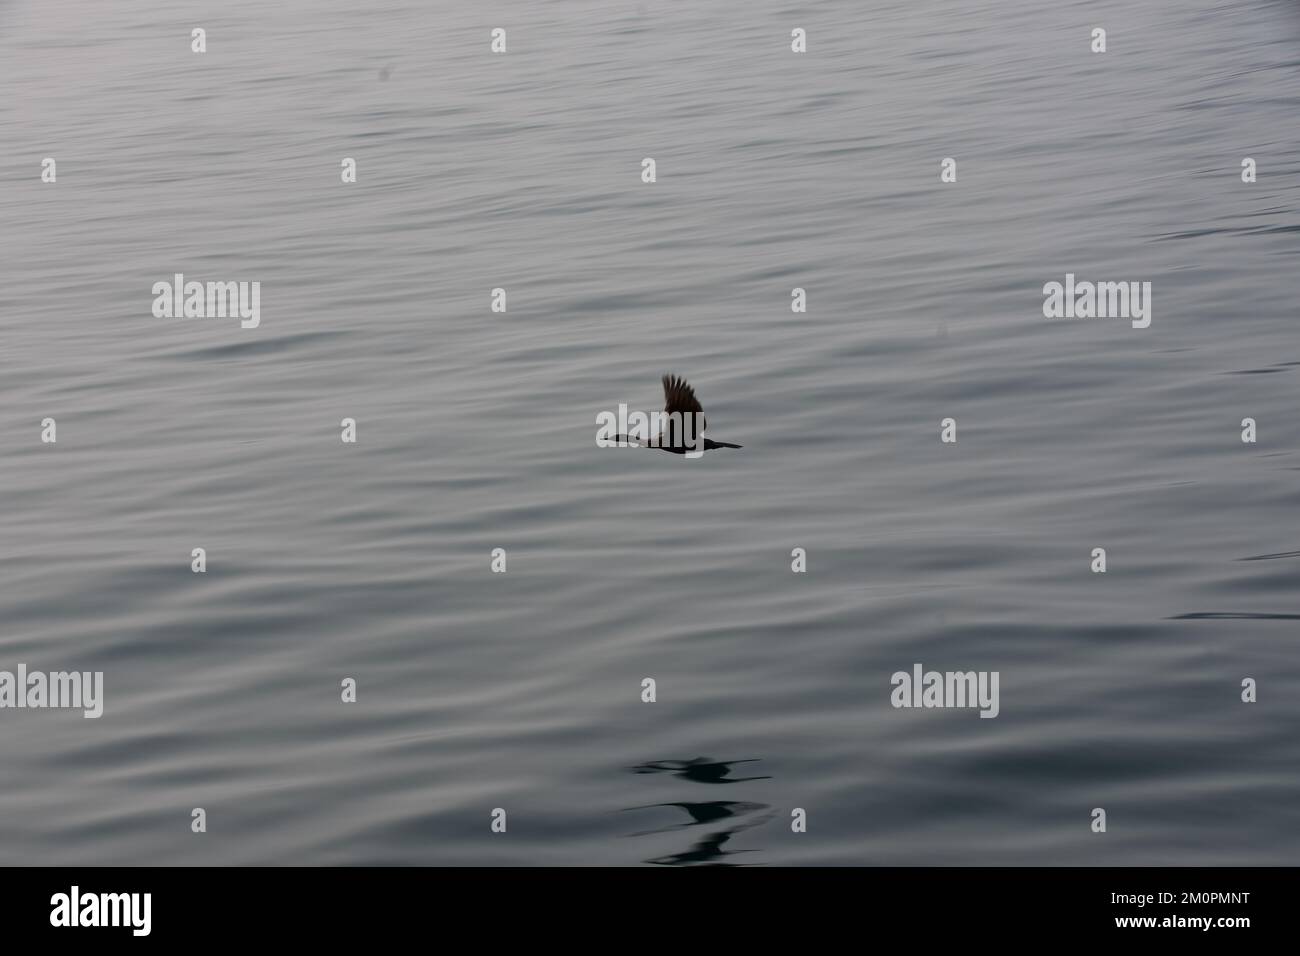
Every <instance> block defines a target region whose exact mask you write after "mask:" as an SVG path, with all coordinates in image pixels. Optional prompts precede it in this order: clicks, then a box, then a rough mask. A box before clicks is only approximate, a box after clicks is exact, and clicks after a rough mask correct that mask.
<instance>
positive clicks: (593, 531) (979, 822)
mask: <svg viewBox="0 0 1300 956" xmlns="http://www.w3.org/2000/svg"><path fill="white" fill-rule="evenodd" d="M497 26H500V27H504V28H506V30H507V44H508V52H507V53H505V54H502V55H493V54H492V53H491V52H490V51H489V41H490V37H489V33H490V31H491V29H492V28H493V27H497ZM1094 26H1102V27H1104V28H1106V29H1107V31H1108V49H1107V51H1106V52H1105V53H1104V54H1097V53H1093V52H1091V51H1090V49H1089V45H1090V32H1091V29H1092V28H1093V27H1094ZM194 27H203V28H204V29H205V30H206V31H207V42H208V50H207V52H206V53H204V54H195V53H192V52H191V50H190V31H191V29H192V28H194ZM796 27H798V28H802V29H805V30H806V31H807V34H808V44H809V48H808V52H807V53H805V54H796V53H793V52H791V50H790V42H791V40H790V33H791V30H792V29H794V28H796ZM0 37H2V39H0V89H3V95H2V96H0V183H2V186H0V188H2V190H3V192H2V193H0V197H2V199H0V211H2V213H0V223H2V225H0V255H2V256H3V263H4V267H3V283H2V284H0V316H2V317H3V338H2V340H0V398H2V400H3V401H2V404H0V409H2V410H0V441H2V442H3V456H2V457H0V493H2V495H3V498H2V501H3V507H0V575H2V577H0V580H2V581H3V586H2V590H0V669H7V670H14V669H15V668H16V667H17V665H18V664H19V663H25V664H26V665H27V666H28V668H30V669H40V670H46V671H51V670H63V669H76V670H83V671H103V672H104V681H105V691H104V693H105V705H104V707H105V709H104V715H103V717H101V718H100V719H98V720H87V719H83V718H82V716H81V714H80V712H79V711H69V710H3V711H0V863H5V864H33V863H48V864H86V863H92V864H361V863H367V864H373V863H382V864H525V865H531V864H592V863H598V864H615V865H634V864H640V863H643V862H649V863H654V864H659V865H673V864H696V863H708V862H715V863H716V862H723V863H737V864H767V865H776V864H959V865H967V864H1053V865H1054V864H1086V865H1096V864H1111V863H1116V864H1294V863H1296V862H1297V856H1298V853H1300V770H1298V769H1297V768H1298V766H1300V734H1298V731H1300V693H1297V691H1300V657H1298V655H1297V641H1298V640H1300V600H1297V589H1296V584H1297V579H1298V575H1300V550H1298V549H1300V528H1297V523H1296V520H1295V518H1296V514H1297V511H1296V507H1297V505H1300V454H1297V449H1298V448H1300V416H1298V411H1300V402H1297V383H1298V382H1300V333H1298V332H1297V329H1296V324H1297V321H1298V317H1297V295H1300V275H1298V274H1297V270H1296V266H1295V253H1296V251H1297V240H1298V239H1300V217H1298V216H1297V213H1296V210H1295V206H1296V201H1297V198H1298V197H1300V193H1298V192H1297V190H1298V188H1300V124H1297V122H1296V116H1297V106H1300V9H1297V6H1296V4H1294V3H1290V2H1277V0H1274V2H1268V0H1240V2H1210V0H1143V2H1140V3H1139V2H1124V3H1121V2H1110V3H1106V2H1100V3H1099V2H1088V3H1083V2H1074V3H1041V2H1038V0H996V2H986V3H973V2H968V0H961V2H957V0H953V2H944V3H935V2H926V3H917V2H915V0H889V2H871V3H868V2H853V3H850V2H840V3H815V4H811V3H810V4H796V3H792V2H782V3H773V2H753V0H746V2H740V0H734V2H733V0H727V2H720V0H706V2H693V3H686V2H660V3H651V2H648V0H645V2H641V3H635V2H621V0H602V2H591V3H587V2H549V3H547V2H541V0H533V2H510V3H507V2H492V3H489V2H475V3H469V2H464V3H421V2H380V3H365V4H359V3H353V2H349V3H342V2H336V3H307V2H304V0H292V2H279V3H265V2H261V0H219V2H218V0H211V2H201V3H190V4H185V5H184V6H183V7H182V6H181V5H177V4H174V3H164V2H144V0H125V2H115V3H103V2H93V0H77V2H72V0H68V2H47V3H37V2H34V0H31V2H26V0H24V2H12V0H11V2H7V3H3V4H0ZM47 156H48V157H53V158H55V160H56V162H57V181H56V182H55V183H53V184H50V183H42V182H41V181H40V172H41V160H42V159H43V158H44V157H47ZM1247 156H1249V157H1252V158H1254V159H1255V160H1256V162H1257V164H1258V170H1259V172H1258V181H1257V182H1255V183H1252V184H1247V183H1243V182H1242V181H1241V176H1240V163H1241V160H1242V158H1243V157H1247ZM343 157H352V158H355V159H356V160H357V164H358V182H357V183H355V184H348V185H345V184H343V183H342V182H341V181H340V162H341V160H342V159H343ZM644 157H653V158H654V159H655V160H656V162H657V182H655V183H653V184H643V183H642V182H641V175H640V174H641V161H642V159H643V158H644ZM944 157H953V158H955V159H956V160H957V169H958V179H957V182H955V183H948V184H945V183H941V182H940V178H939V172H940V168H939V164H940V161H941V160H942V159H943V158H944ZM177 272H181V273H185V274H186V276H187V278H189V279H198V280H201V281H202V280H244V281H260V282H261V283H262V302H261V310H262V315H261V325H260V326H259V327H258V328H256V329H242V328H240V325H239V323H238V321H235V320H230V319H201V320H190V321H186V320H181V319H165V318H164V319H158V318H154V317H153V315H152V314H151V304H152V302H153V295H152V293H151V287H152V285H153V283H155V282H157V281H160V280H170V279H171V277H172V275H173V274H174V273H177ZM1066 272H1073V273H1076V274H1077V275H1078V276H1079V277H1080V278H1081V279H1091V280H1117V281H1120V280H1140V281H1150V282H1151V283H1152V284H1153V290H1154V291H1153V311H1152V324H1151V327H1150V328H1147V329H1134V328H1132V327H1131V326H1130V324H1129V322H1128V321H1125V320H1113V319H1105V320H1103V319H1094V320H1083V319H1047V318H1044V316H1043V312H1042V306H1043V293H1042V287H1043V285H1044V283H1047V282H1050V281H1053V280H1057V281H1061V280H1063V279H1064V275H1065V273H1066ZM495 287H503V288H505V289H506V290H507V294H508V312H506V313H505V314H494V313H492V312H491V311H490V309H489V304H490V294H491V290H492V289H493V288H495ZM795 287H801V288H804V289H806V290H807V296H808V312H807V313H806V314H794V313H792V312H791V308H790V302H791V298H790V296H791V290H792V289H793V288H795ZM667 372H676V373H680V374H682V375H684V376H686V377H687V378H688V379H689V380H690V381H691V382H692V384H694V386H695V387H696V390H697V392H698V394H699V396H700V398H701V400H702V402H703V404H704V408H705V410H706V411H707V413H708V417H709V427H710V435H712V436H713V437H716V438H718V439H720V440H725V441H731V442H736V443H740V444H742V445H744V448H743V449H741V450H738V451H730V450H728V451H718V452H713V453H709V454H707V455H705V457H704V458H702V459H700V460H695V461H691V460H684V459H682V458H681V457H679V456H676V455H667V454H663V453H661V452H654V451H647V450H639V449H638V450H633V449H618V450H611V449H602V448H597V447H596V445H595V442H594V438H595V432H596V427H595V416H596V414H597V413H598V412H600V411H602V410H605V409H611V410H612V409H615V408H617V405H618V404H619V403H620V402H623V403H627V404H628V405H629V406H630V407H632V408H639V409H647V410H649V409H654V408H657V407H658V405H659V402H660V399H661V395H660V387H659V379H660V376H661V375H663V374H664V373H667ZM46 417H52V418H54V419H55V420H56V422H57V442H56V443H55V444H46V443H42V442H41V440H40V434H41V421H42V420H43V419H44V418H46ZM345 417H351V418H355V419H356V422H357V437H358V441H357V443H356V444H354V445H350V444H344V443H343V442H342V441H341V440H340V432H341V428H340V422H341V420H342V419H343V418H345ZM947 417H952V418H955V419H956V421H957V423H958V425H957V427H958V433H957V434H958V441H957V442H956V443H955V444H944V443H942V442H941V441H940V436H939V430H940V429H939V423H940V421H941V420H942V419H944V418H947ZM1245 417H1252V418H1254V419H1256V421H1257V423H1258V435H1259V438H1258V442H1257V443H1255V444H1244V443H1243V442H1242V441H1241V437H1240V432H1241V424H1240V423H1241V420H1242V419H1243V418H1245ZM196 547H203V548H205V549H206V551H207V555H208V570H207V572H206V573H204V574H195V573H193V572H192V571H191V570H190V561H191V557H190V555H191V551H192V549H193V548H196ZM1096 547H1104V548H1105V549H1106V551H1107V555H1108V569H1107V572H1106V573H1105V574H1098V573H1092V571H1091V570H1090V564H1091V556H1090V555H1091V552H1092V549H1093V548H1096ZM494 548H503V549H505V550H506V553H507V556H508V558H507V560H508V564H507V571H506V573H504V574H498V573H492V572H491V570H490V568H489V563H490V555H491V552H492V550H493V549H494ZM795 548H804V549H806V552H807V556H808V570H807V572H806V573H803V574H796V573H792V571H791V563H792V558H791V552H792V550H793V549H795ZM918 662H919V663H922V664H923V665H924V666H925V667H926V668H927V669H929V668H934V669H938V670H989V671H997V672H999V674H1000V676H1001V684H1000V686H1001V705H1000V714H999V716H998V717H997V718H996V719H980V718H979V717H978V716H977V713H976V712H975V711H974V710H969V709H966V710H961V709H932V710H913V709H895V708H893V707H892V706H891V704H890V692H891V684H890V678H891V675H892V674H893V673H894V672H895V671H898V670H910V669H911V667H912V665H913V664H914V663H918ZM346 677H352V678H354V679H355V680H356V682H357V701H356V702H355V703H344V702H343V701H342V700H341V681H342V680H343V679H344V678H346ZM647 677H651V678H654V679H655V681H656V682H657V701H656V702H654V703H644V702H642V700H641V686H642V685H641V682H642V680H643V679H644V678H647ZM1247 677H1250V678H1253V679H1255V680H1256V681H1257V682H1258V688H1259V691H1258V693H1259V700H1258V703H1254V704H1248V703H1243V702H1242V700H1241V693H1242V688H1241V682H1242V680H1243V679H1244V678H1247ZM737 761H748V762H745V763H739V762H737ZM196 807H202V808H204V809H205V811H206V813H207V823H208V825H207V832H206V833H204V834H195V833H192V832H191V811H192V809H193V808H196ZM1096 807H1101V808H1104V809H1105V810H1106V811H1107V814H1108V828H1107V832H1106V833H1104V834H1099V833H1093V832H1091V829H1090V824H1091V821H1092V817H1091V813H1092V810H1093V808H1096ZM495 808H503V809H505V810H506V811H507V814H508V817H507V819H508V829H507V832H506V833H504V834H500V833H493V832H491V829H490V823H491V813H492V811H493V810H494V809H495ZM794 808H803V809H804V810H805V811H806V813H807V819H808V828H807V832H806V833H795V832H792V828H791V812H792V810H793V809H794Z"/></svg>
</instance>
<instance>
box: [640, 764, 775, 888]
mask: <svg viewBox="0 0 1300 956" xmlns="http://www.w3.org/2000/svg"><path fill="white" fill-rule="evenodd" d="M755 762H757V758H750V759H744V760H711V759H709V758H708V757H695V758H694V759H692V760H655V761H651V762H649V763H644V764H640V765H638V766H636V767H633V768H631V770H632V772H633V773H637V774H647V773H670V774H672V775H674V776H677V777H681V778H683V779H685V780H690V781H692V782H694V783H707V784H723V783H744V782H746V781H752V780H770V779H771V777H769V776H749V777H735V778H733V777H731V776H730V774H731V773H732V767H733V766H734V765H735V764H741V763H755ZM664 807H668V808H677V809H680V810H682V811H684V812H685V813H686V815H687V816H688V817H689V818H690V819H689V820H687V821H685V822H682V823H676V824H672V825H669V826H664V827H659V828H656V829H652V830H640V831H637V832H635V833H630V834H628V835H629V836H634V837H636V836H649V835H651V834H657V833H668V832H672V831H676V830H683V829H690V828H694V827H698V826H708V825H711V824H717V823H722V822H723V821H735V820H737V819H738V818H740V817H749V818H750V819H747V820H745V821H743V822H739V823H735V824H734V825H731V826H726V827H723V828H722V829H720V830H715V831H713V832H711V833H709V834H707V835H706V836H704V837H702V838H700V839H699V840H697V841H696V842H695V843H693V844H691V845H690V846H689V847H688V848H687V849H685V850H683V851H682V852H680V853H671V854H668V855H666V856H659V857H652V858H650V859H647V860H646V861H645V862H646V863H650V864H654V865H656V866H740V865H745V864H739V863H731V862H726V861H724V857H730V856H735V855H737V854H739V853H755V852H758V851H757V850H756V849H750V850H727V849H724V846H725V844H726V843H727V842H728V841H729V840H730V839H731V838H732V837H733V836H736V835H737V834H739V833H742V832H743V831H745V830H749V829H752V828H754V827H757V826H761V825H762V824H764V823H767V822H768V821H769V820H771V819H772V817H773V816H774V814H773V813H771V812H766V813H764V812H763V811H768V810H770V807H769V806H768V804H766V803H754V802H750V801H744V800H707V801H678V802H665V803H652V804H645V805H643V806H637V807H626V808H625V811H624V812H631V811H636V810H655V809H659V808H664ZM755 814H757V816H755Z"/></svg>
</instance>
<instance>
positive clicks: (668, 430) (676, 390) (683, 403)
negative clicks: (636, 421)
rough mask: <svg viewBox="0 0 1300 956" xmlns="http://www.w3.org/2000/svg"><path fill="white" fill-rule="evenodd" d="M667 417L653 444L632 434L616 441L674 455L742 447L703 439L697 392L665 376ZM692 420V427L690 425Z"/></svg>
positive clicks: (665, 408) (671, 377)
mask: <svg viewBox="0 0 1300 956" xmlns="http://www.w3.org/2000/svg"><path fill="white" fill-rule="evenodd" d="M663 382H664V417H665V420H666V421H665V424H664V427H663V429H662V430H661V431H660V432H659V434H658V435H656V436H653V437H652V438H651V439H650V440H649V441H643V440H640V439H637V438H633V437H631V436H630V435H615V436H614V440H615V441H619V442H627V443H628V444H632V445H640V446H642V447H646V448H659V449H662V450H663V451H668V452H672V453H673V454H674V455H685V454H687V453H691V452H694V453H700V452H705V451H713V450H714V449H716V448H740V447H741V446H740V445H733V444H731V443H730V442H725V441H714V440H713V439H712V438H705V437H704V436H703V432H704V426H705V420H704V409H703V408H702V407H700V400H699V399H698V398H696V397H695V389H693V388H691V387H690V386H689V385H687V384H686V380H685V379H684V378H681V377H680V376H677V375H665V376H664V379H663ZM688 421H689V424H688Z"/></svg>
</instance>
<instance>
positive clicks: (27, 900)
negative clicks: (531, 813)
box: [0, 867, 1296, 948]
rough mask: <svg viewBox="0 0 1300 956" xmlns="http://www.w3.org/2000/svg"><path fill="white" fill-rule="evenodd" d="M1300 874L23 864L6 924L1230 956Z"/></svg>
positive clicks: (5, 882)
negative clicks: (1175, 949)
mask: <svg viewBox="0 0 1300 956" xmlns="http://www.w3.org/2000/svg"><path fill="white" fill-rule="evenodd" d="M1295 877H1296V870H1294V869H1223V868H1216V869H1188V868H1178V869H1174V868H1169V869H1165V868H1125V869H1120V868H1089V869H1065V868H1039V869H1030V868H1005V869H1003V868H998V869H992V868H989V869H985V868H953V869H928V868H898V869H892V868H891V869H885V868H856V869H851V868H842V869H837V868H823V869H783V868H776V867H754V868H735V869H721V868H712V869H711V868H697V869H696V870H695V871H694V872H686V871H684V870H677V871H669V870H664V869H658V868H626V869H604V868H581V867H577V868H573V869H528V868H520V869H501V868H492V869H489V868H466V869H436V868H434V869H385V868H355V869H349V868H340V869H305V868H252V869H197V868H194V869H188V868H175V869H151V868H103V867H94V868H85V869H41V868H35V869H16V868H15V869H4V870H0V926H3V933H4V936H5V939H6V942H14V941H17V940H25V939H31V938H39V940H40V941H41V942H57V941H58V938H59V937H64V938H65V939H64V941H65V942H67V941H69V940H72V941H75V942H78V943H90V944H95V943H98V942H109V941H110V940H115V941H117V942H123V943H128V944H130V943H137V942H138V943H144V942H145V941H146V940H157V941H161V942H164V943H168V944H171V943H190V942H198V943H215V942H222V941H227V942H241V941H265V940H274V939H286V940H292V941H293V942H294V943H295V944H297V945H306V944H310V943H319V944H322V945H327V946H330V947H337V946H338V945H341V944H346V943H349V942H356V943H361V942H364V943H365V944H367V945H371V946H373V945H375V944H377V943H383V942H386V941H392V942H393V943H402V942H403V941H404V940H411V939H412V938H415V939H420V938H426V939H428V940H430V941H437V940H440V941H442V942H443V943H444V944H447V945H457V947H458V948H460V947H461V946H463V945H464V943H463V942H462V943H454V944H453V940H454V939H458V938H459V936H458V934H459V933H461V932H468V933H471V934H472V935H473V936H474V937H479V938H483V934H488V936H489V937H490V938H491V940H492V941H493V942H496V941H504V940H508V939H510V938H512V937H513V936H514V935H515V934H522V938H523V939H525V940H530V941H533V942H538V941H542V940H546V939H549V938H554V937H560V936H562V937H565V938H566V939H568V938H571V937H574V936H581V935H584V934H585V933H586V932H588V931H591V932H596V931H599V932H600V933H601V934H606V933H608V932H614V933H617V934H619V935H618V936H615V937H609V936H608V935H604V936H603V937H602V938H603V939H604V940H605V942H606V943H608V944H614V943H615V942H616V941H617V940H619V939H627V940H636V939H644V940H647V941H652V940H653V939H654V938H656V937H657V936H660V935H662V934H664V933H667V934H668V935H669V936H671V937H680V940H679V941H681V940H686V939H689V938H691V937H692V936H694V934H697V933H708V934H723V936H724V937H726V938H727V939H730V940H732V941H733V942H734V941H736V940H740V939H743V938H745V937H746V936H758V937H760V938H765V939H770V938H772V937H774V936H779V935H783V934H784V933H787V932H789V933H793V934H796V935H799V934H807V933H808V932H809V931H814V930H815V933H816V935H817V936H819V937H820V936H821V935H823V934H824V933H825V932H827V931H829V930H832V929H842V930H844V931H847V932H850V933H853V934H856V935H857V936H859V937H861V934H863V933H870V934H871V938H876V936H875V934H876V932H877V931H885V930H899V931H906V932H908V933H912V934H916V933H920V934H921V936H918V937H917V940H918V941H920V940H921V939H923V940H924V941H925V943H927V944H928V943H931V942H934V941H936V940H944V939H953V940H958V941H966V942H973V941H977V940H982V941H988V940H1012V941H1013V940H1018V939H1025V940H1041V939H1043V938H1044V936H1043V934H1044V933H1046V934H1048V938H1057V937H1059V938H1061V939H1067V940H1068V939H1073V938H1075V937H1089V938H1094V937H1097V936H1105V937H1108V938H1110V939H1115V940H1120V939H1123V938H1124V937H1126V936H1128V937H1131V938H1133V939H1134V940H1138V941H1142V940H1147V941H1152V940H1157V941H1158V940H1165V939H1169V940H1177V941H1179V942H1180V943H1181V942H1184V941H1188V940H1190V939H1192V938H1194V937H1199V938H1203V939H1206V940H1213V941H1214V942H1215V943H1226V944H1228V945H1231V944H1232V942H1233V941H1235V940H1238V939H1241V938H1242V936H1241V935H1240V934H1242V933H1246V934H1249V933H1252V932H1254V931H1256V930H1265V931H1266V932H1267V931H1269V930H1271V931H1272V932H1273V933H1278V932H1279V931H1282V930H1283V929H1285V927H1286V925H1287V923H1288V922H1289V916H1290V910H1292V909H1293V907H1292V906H1291V901H1290V897H1291V894H1292V893H1293V892H1294V888H1295V885H1296V880H1295ZM74 887H75V888H76V889H75V890H74V889H73V888H74ZM145 894H148V896H147V898H146V897H145ZM146 903H147V908H146ZM74 923H75V924H76V925H73V924H74ZM87 923H91V924H116V925H89V926H88V925H85V924H87ZM145 930H147V933H146V932H144V931H145ZM430 934H433V935H432V936H431V935H430ZM681 934H687V935H686V936H684V937H682V936H681ZM705 938H707V937H705ZM715 942H716V940H715Z"/></svg>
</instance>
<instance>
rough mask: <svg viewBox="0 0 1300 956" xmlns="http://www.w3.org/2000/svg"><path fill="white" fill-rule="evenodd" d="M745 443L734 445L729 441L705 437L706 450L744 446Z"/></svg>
mask: <svg viewBox="0 0 1300 956" xmlns="http://www.w3.org/2000/svg"><path fill="white" fill-rule="evenodd" d="M744 447H745V446H744V445H733V444H732V443H731V442H729V441H714V440H713V439H712V438H706V439H704V450H705V451H712V450H713V449H714V448H744Z"/></svg>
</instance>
